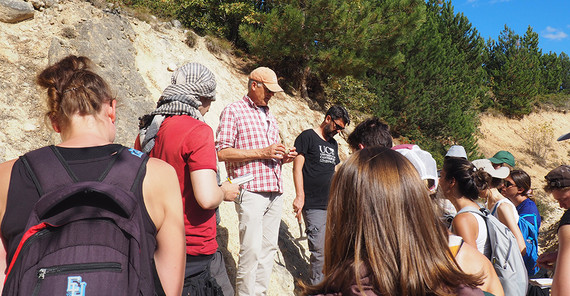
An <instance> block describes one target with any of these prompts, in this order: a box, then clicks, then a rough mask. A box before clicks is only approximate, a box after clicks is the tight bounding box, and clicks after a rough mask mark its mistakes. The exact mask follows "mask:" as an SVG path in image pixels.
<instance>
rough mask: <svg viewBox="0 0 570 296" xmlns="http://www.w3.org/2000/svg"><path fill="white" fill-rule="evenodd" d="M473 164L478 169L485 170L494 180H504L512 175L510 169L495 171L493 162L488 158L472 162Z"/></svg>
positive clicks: (501, 168) (504, 168)
mask: <svg viewBox="0 0 570 296" xmlns="http://www.w3.org/2000/svg"><path fill="white" fill-rule="evenodd" d="M472 163H473V165H474V166H475V167H476V168H477V169H483V170H484V171H485V172H487V173H488V174H489V175H491V177H493V178H499V179H504V178H506V177H508V176H509V174H510V173H511V169H509V168H508V167H500V168H498V169H495V168H494V167H493V163H491V161H490V160H488V159H486V158H484V159H476V160H474V161H472Z"/></svg>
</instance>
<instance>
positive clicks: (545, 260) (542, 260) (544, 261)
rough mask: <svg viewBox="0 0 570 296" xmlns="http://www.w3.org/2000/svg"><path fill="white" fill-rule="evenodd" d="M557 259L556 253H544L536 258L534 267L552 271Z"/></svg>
mask: <svg viewBox="0 0 570 296" xmlns="http://www.w3.org/2000/svg"><path fill="white" fill-rule="evenodd" d="M557 257H558V252H551V253H544V254H542V255H540V256H538V259H536V265H537V266H538V267H540V268H546V269H553V268H554V263H556V258H557Z"/></svg>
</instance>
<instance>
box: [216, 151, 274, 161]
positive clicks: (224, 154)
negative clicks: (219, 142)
mask: <svg viewBox="0 0 570 296" xmlns="http://www.w3.org/2000/svg"><path fill="white" fill-rule="evenodd" d="M264 158H265V155H264V154H263V149H236V148H231V147H229V148H224V149H222V150H220V151H218V160H219V161H229V162H241V161H250V160H256V159H264Z"/></svg>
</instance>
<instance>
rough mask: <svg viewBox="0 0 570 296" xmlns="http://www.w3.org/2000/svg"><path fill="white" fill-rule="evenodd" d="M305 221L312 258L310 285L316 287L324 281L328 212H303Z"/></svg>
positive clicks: (315, 210) (307, 210)
mask: <svg viewBox="0 0 570 296" xmlns="http://www.w3.org/2000/svg"><path fill="white" fill-rule="evenodd" d="M303 218H304V220H305V233H307V239H308V243H309V251H310V252H311V257H310V258H309V262H310V263H311V276H310V278H309V283H310V284H311V285H316V284H318V283H320V282H321V281H322V280H323V277H324V275H323V266H324V263H325V229H326V225H327V210H320V209H306V210H303Z"/></svg>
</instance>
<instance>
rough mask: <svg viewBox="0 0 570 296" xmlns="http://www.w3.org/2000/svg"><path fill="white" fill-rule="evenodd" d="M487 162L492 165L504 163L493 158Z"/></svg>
mask: <svg viewBox="0 0 570 296" xmlns="http://www.w3.org/2000/svg"><path fill="white" fill-rule="evenodd" d="M489 161H490V162H492V163H494V164H501V163H504V161H502V160H500V159H496V158H494V157H491V158H489Z"/></svg>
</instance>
